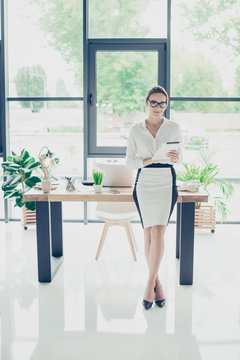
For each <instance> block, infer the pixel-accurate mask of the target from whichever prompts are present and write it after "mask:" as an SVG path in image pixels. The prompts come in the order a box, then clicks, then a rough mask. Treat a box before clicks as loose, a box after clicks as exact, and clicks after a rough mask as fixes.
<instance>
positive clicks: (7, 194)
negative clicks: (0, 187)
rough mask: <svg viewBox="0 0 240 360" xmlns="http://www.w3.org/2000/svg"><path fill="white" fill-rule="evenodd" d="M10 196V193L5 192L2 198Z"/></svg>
mask: <svg viewBox="0 0 240 360" xmlns="http://www.w3.org/2000/svg"><path fill="white" fill-rule="evenodd" d="M11 194H12V191H5V192H4V194H3V198H4V199H6V198H8V197H9V195H11Z"/></svg>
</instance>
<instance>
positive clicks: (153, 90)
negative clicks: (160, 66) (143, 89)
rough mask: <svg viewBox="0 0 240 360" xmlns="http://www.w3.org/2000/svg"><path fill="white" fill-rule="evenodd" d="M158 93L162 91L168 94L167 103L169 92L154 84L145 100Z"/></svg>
mask: <svg viewBox="0 0 240 360" xmlns="http://www.w3.org/2000/svg"><path fill="white" fill-rule="evenodd" d="M156 93H160V94H163V95H165V96H166V98H167V103H168V93H167V92H166V90H165V89H164V88H163V87H162V86H160V85H157V86H153V87H152V88H151V89H149V90H148V92H147V94H146V98H145V102H147V101H148V100H149V97H150V95H152V94H156Z"/></svg>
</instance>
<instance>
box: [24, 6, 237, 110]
mask: <svg viewBox="0 0 240 360" xmlns="http://www.w3.org/2000/svg"><path fill="white" fill-rule="evenodd" d="M29 1H30V2H32V3H34V4H36V3H37V4H38V6H39V9H40V24H41V27H42V29H43V31H44V32H45V33H46V35H47V37H48V39H50V40H49V44H50V45H51V46H52V47H54V48H55V49H56V50H57V51H59V52H60V54H61V55H62V57H63V59H64V60H65V61H66V62H67V63H68V64H69V65H70V66H71V68H73V69H74V70H75V80H76V84H77V85H78V86H79V88H80V89H81V88H82V83H83V59H82V54H83V49H82V21H83V19H82V2H81V1H79V0H68V1H67V2H66V1H65V0H29ZM237 2H238V0H226V1H222V0H217V1H214V2H209V1H206V0H197V1H196V2H195V5H194V7H193V8H190V7H188V4H189V3H188V2H187V1H185V2H182V4H181V7H182V9H183V10H184V11H185V12H186V14H185V17H186V18H187V19H188V20H189V24H188V30H189V31H191V32H192V33H193V34H194V36H196V38H197V39H199V41H203V40H208V39H214V40H216V42H218V43H221V44H222V45H223V48H224V47H225V48H229V47H230V48H231V49H234V50H233V52H234V53H235V55H237V56H239V52H240V50H239V49H240V47H239V39H240V36H239V32H240V30H239V29H240V26H239V18H238V16H237V12H232V14H231V16H224V14H225V15H226V14H227V15H228V14H229V13H230V12H231V7H232V6H236V4H237ZM148 3H149V0H146V1H140V2H138V3H137V6H136V2H134V1H129V2H126V1H123V0H111V1H110V0H102V1H97V0H92V1H91V4H92V5H91V6H90V26H89V28H90V36H91V34H93V35H94V36H96V37H108V36H109V37H113V38H119V37H127V36H131V37H133V38H134V37H144V36H145V35H146V34H147V33H148V28H147V27H146V25H142V23H140V21H139V20H140V16H139V14H140V13H141V12H143V11H144V9H145V8H146V7H147V5H148ZM106 14H110V15H109V16H108V17H107V18H106ZM213 14H214V16H215V18H216V19H218V20H219V19H220V22H221V24H222V25H221V26H222V27H223V29H224V30H223V31H222V32H221V34H220V33H219V31H218V29H217V28H216V27H214V25H211V24H215V23H217V21H215V22H211V21H210V20H211V16H213ZM205 28H206V29H207V30H206V31H205V30H204V29H205ZM231 30H232V31H234V36H230V35H231ZM216 54H217V52H216ZM171 56H172V69H174V71H172V74H171V77H172V78H171V80H172V81H171V86H172V89H173V90H174V94H176V96H182V93H181V91H182V89H183V88H184V89H185V91H187V94H188V96H192V95H193V94H196V93H197V94H199V96H210V97H211V96H216V97H217V96H229V94H227V92H226V91H224V89H223V86H222V83H221V79H220V76H219V74H218V72H217V69H216V67H215V65H214V64H213V63H211V62H210V61H209V60H206V59H205V57H204V54H200V55H199V54H197V55H196V54H192V53H191V52H190V50H189V51H187V50H186V49H180V48H178V47H177V46H175V45H174V47H173V51H172V55H171ZM154 61H155V60H153V58H152V57H151V56H149V57H146V56H145V55H142V54H141V53H139V54H138V53H135V55H133V54H129V56H127V55H126V54H121V53H119V54H116V53H111V54H110V53H106V54H103V53H101V55H100V56H99V59H98V63H97V64H98V65H97V66H98V68H97V76H98V84H97V96H98V105H99V107H98V111H100V112H101V111H103V110H104V109H102V105H104V104H105V105H106V104H112V111H113V112H114V113H115V114H118V115H121V114H131V113H133V112H135V111H142V110H143V108H144V98H145V94H146V91H147V90H148V88H149V87H150V86H152V85H155V83H156V80H155V79H156V77H155V74H154V71H153V70H152V69H154V68H155V64H154ZM146 69H148V70H149V71H146ZM239 72H240V70H238V73H237V74H236V79H237V80H236V84H235V86H236V87H239V83H240V82H239V81H238V79H239V78H240V75H239ZM145 74H147V75H145ZM58 86H60V85H59V84H58ZM230 96H231V94H230ZM105 105H104V106H105ZM234 106H235V107H234ZM236 106H239V105H238V104H234V105H233V104H230V103H229V104H227V105H226V104H221V103H218V104H216V103H214V102H207V103H206V102H205V103H200V102H195V103H189V102H175V103H173V109H174V110H178V111H179V110H184V111H186V110H196V111H203V112H233V111H234V110H237V108H236ZM103 112H104V111H103Z"/></svg>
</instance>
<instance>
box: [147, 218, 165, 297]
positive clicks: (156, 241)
mask: <svg viewBox="0 0 240 360" xmlns="http://www.w3.org/2000/svg"><path fill="white" fill-rule="evenodd" d="M144 230H145V229H144ZM165 230H166V226H165V225H156V226H152V227H151V230H150V236H149V232H148V231H147V229H146V231H144V236H145V254H146V256H147V253H148V268H149V276H148V282H147V286H146V289H145V293H144V299H145V300H147V301H153V297H154V287H155V286H156V291H157V292H156V295H157V296H156V297H157V299H161V298H163V294H160V293H159V292H161V286H160V281H159V279H158V269H159V266H160V263H161V259H162V257H163V253H164V233H165ZM145 234H146V235H145ZM149 238H150V241H149ZM149 243H150V246H148V245H149Z"/></svg>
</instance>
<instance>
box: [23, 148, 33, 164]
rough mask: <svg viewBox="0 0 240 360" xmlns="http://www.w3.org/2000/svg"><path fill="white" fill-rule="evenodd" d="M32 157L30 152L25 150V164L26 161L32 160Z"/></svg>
mask: <svg viewBox="0 0 240 360" xmlns="http://www.w3.org/2000/svg"><path fill="white" fill-rule="evenodd" d="M30 158H31V157H30V155H29V152H28V151H27V150H25V152H24V155H23V158H22V161H23V162H25V161H26V160H28V159H30Z"/></svg>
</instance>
